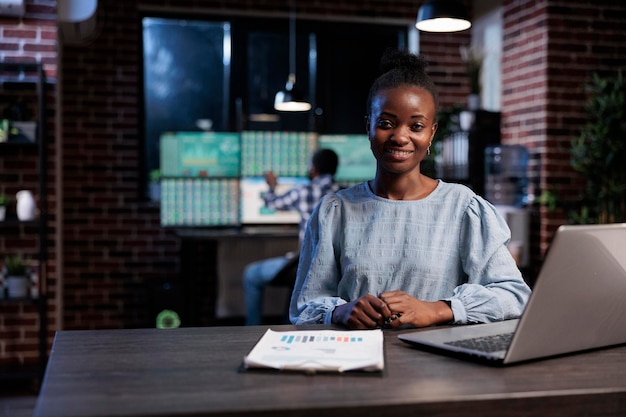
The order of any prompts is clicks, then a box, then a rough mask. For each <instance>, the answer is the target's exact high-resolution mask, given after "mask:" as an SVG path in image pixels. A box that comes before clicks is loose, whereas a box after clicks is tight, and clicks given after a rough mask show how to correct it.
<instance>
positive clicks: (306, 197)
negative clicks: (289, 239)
mask: <svg viewBox="0 0 626 417" xmlns="http://www.w3.org/2000/svg"><path fill="white" fill-rule="evenodd" d="M338 190H339V185H338V184H337V183H336V182H335V180H334V179H333V176H332V175H330V174H324V175H319V176H317V177H315V178H313V180H311V182H309V183H308V184H307V185H303V186H300V187H293V188H292V189H291V190H289V191H287V192H286V193H284V194H281V195H276V194H274V190H269V191H268V192H267V193H265V194H264V197H263V199H264V200H265V205H266V206H267V207H268V208H270V209H273V210H297V211H298V212H299V213H300V217H301V220H300V225H299V231H298V237H299V238H300V242H302V239H303V238H304V230H305V229H306V223H307V221H308V220H309V217H311V213H312V212H313V209H314V208H315V206H316V205H317V203H318V202H319V201H320V199H321V198H322V197H323V196H324V195H325V194H327V193H330V192H336V191H338Z"/></svg>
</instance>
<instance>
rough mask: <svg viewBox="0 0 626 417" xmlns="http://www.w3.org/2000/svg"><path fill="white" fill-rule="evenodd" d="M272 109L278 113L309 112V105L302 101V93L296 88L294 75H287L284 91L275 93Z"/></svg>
mask: <svg viewBox="0 0 626 417" xmlns="http://www.w3.org/2000/svg"><path fill="white" fill-rule="evenodd" d="M274 109H276V110H278V111H308V110H311V103H309V102H308V101H306V100H305V99H304V96H303V94H302V92H301V91H300V90H299V89H298V88H297V86H296V74H293V73H291V74H289V77H288V78H287V83H286V84H285V89H284V90H280V91H279V92H277V93H276V97H275V98H274Z"/></svg>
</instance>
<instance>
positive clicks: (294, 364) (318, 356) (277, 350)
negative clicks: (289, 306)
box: [244, 329, 384, 372]
mask: <svg viewBox="0 0 626 417" xmlns="http://www.w3.org/2000/svg"><path fill="white" fill-rule="evenodd" d="M244 366H245V367H246V368H271V369H279V370H291V371H303V372H345V371H368V372H376V371H382V370H383V368H384V354H383V332H382V330H380V329H376V330H346V331H340V330H313V331H306V330H297V331H289V332H276V331H273V330H271V329H269V330H267V331H266V332H265V334H264V335H263V337H262V338H261V340H259V341H258V342H257V344H256V345H255V346H254V347H253V348H252V350H251V351H250V353H249V354H248V356H246V357H245V358H244Z"/></svg>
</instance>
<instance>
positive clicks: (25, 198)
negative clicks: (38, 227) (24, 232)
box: [16, 190, 37, 221]
mask: <svg viewBox="0 0 626 417" xmlns="http://www.w3.org/2000/svg"><path fill="white" fill-rule="evenodd" d="M16 197H17V218H18V219H20V220H22V221H26V220H34V219H35V215H36V211H37V207H36V205H35V197H34V196H33V193H32V192H30V191H28V190H21V191H18V192H17V194H16Z"/></svg>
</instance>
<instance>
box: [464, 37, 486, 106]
mask: <svg viewBox="0 0 626 417" xmlns="http://www.w3.org/2000/svg"><path fill="white" fill-rule="evenodd" d="M459 50H460V52H461V59H462V60H463V62H464V63H465V67H466V69H467V77H468V79H469V86H470V95H469V97H468V98H467V108H468V109H469V110H472V111H473V110H478V109H479V108H480V71H481V69H482V66H483V59H484V53H483V52H482V50H481V49H480V48H478V47H476V46H474V45H471V46H461V47H460V48H459Z"/></svg>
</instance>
